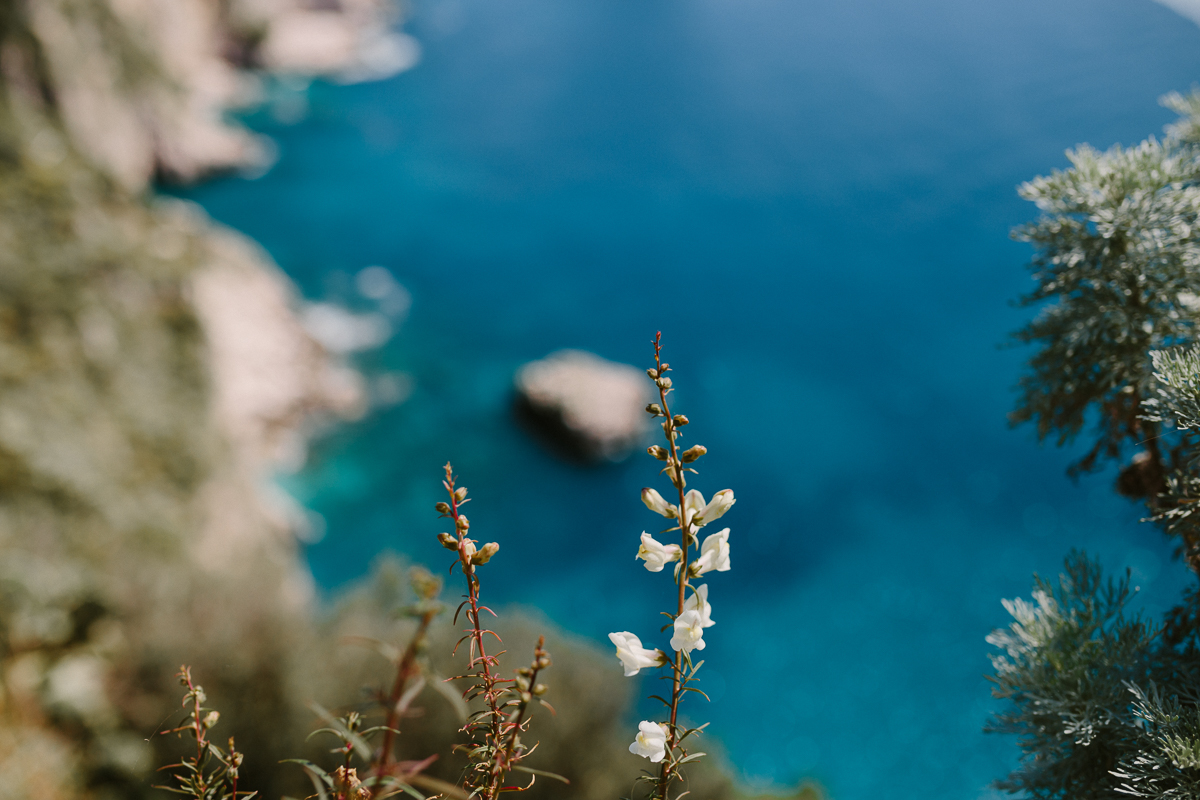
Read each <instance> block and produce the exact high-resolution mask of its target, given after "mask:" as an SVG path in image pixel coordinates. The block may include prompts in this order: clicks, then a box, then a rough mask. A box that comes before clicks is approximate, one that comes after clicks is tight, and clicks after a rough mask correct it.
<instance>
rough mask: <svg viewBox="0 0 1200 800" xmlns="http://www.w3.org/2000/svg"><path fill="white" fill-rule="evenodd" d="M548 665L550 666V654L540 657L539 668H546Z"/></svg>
mask: <svg viewBox="0 0 1200 800" xmlns="http://www.w3.org/2000/svg"><path fill="white" fill-rule="evenodd" d="M548 666H550V657H549V656H542V657H541V658H539V659H538V660H537V668H538V669H546V667H548Z"/></svg>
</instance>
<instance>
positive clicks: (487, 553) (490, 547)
mask: <svg viewBox="0 0 1200 800" xmlns="http://www.w3.org/2000/svg"><path fill="white" fill-rule="evenodd" d="M499 549H500V545H499V544H497V543H496V542H488V543H487V544H485V545H484V546H483V547H481V548H479V551H478V552H477V553H475V555H473V556H471V563H472V564H486V563H487V562H489V561H491V560H492V556H494V555H496V552H497V551H498V550H499Z"/></svg>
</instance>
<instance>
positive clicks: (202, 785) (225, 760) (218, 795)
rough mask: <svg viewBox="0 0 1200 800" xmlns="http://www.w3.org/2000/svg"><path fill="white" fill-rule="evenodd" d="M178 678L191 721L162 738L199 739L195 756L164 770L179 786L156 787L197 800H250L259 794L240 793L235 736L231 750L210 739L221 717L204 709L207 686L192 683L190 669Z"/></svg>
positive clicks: (240, 755) (184, 667) (184, 705)
mask: <svg viewBox="0 0 1200 800" xmlns="http://www.w3.org/2000/svg"><path fill="white" fill-rule="evenodd" d="M178 678H179V682H180V683H181V684H182V685H183V687H184V688H185V689H187V692H186V693H185V694H184V696H183V707H184V708H186V709H187V710H188V718H187V721H186V722H184V723H183V724H182V725H179V726H178V727H175V728H172V729H171V730H169V731H163V735H169V734H179V735H182V734H183V732H184V731H186V732H187V733H188V734H190V735H191V737H192V738H193V739H195V740H196V755H195V756H194V757H192V758H185V759H183V760H181V761H180V762H179V763H177V764H170V765H168V766H165V767H163V768H162V769H164V770H171V771H172V772H171V774H172V777H173V778H175V783H176V785H175V786H158V787H155V788H158V789H165V790H167V791H168V792H171V793H173V794H178V795H183V796H184V797H192V798H195V800H250V798H252V797H254V796H255V795H257V794H258V792H243V791H238V770H239V768H240V767H241V766H242V754H241V753H239V752H238V751H237V750H236V749H235V748H234V746H233V737H232V736H230V737H229V749H228V750H222V749H221V748H220V747H218V746H217V745H216V744H214V743H213V742H212V740H210V739H209V738H208V732H209V730H210V729H211V728H212V727H213V726H214V725H216V724H217V720H219V719H220V718H221V715H220V714H219V713H218V712H216V711H214V710H213V709H211V708H206V707H205V706H204V703H205V701H206V700H207V699H208V698H207V696H206V695H205V694H204V687H203V686H200V685H199V684H198V683H195V682H194V681H192V670H191V669H190V668H189V667H188V666H186V665H184V666H182V667H180V668H179V674H178Z"/></svg>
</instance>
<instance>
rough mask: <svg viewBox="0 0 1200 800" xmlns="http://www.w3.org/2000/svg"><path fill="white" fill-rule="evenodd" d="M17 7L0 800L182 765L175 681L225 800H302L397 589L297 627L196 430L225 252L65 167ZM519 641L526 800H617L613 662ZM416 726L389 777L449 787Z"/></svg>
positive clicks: (190, 214)
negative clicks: (532, 679) (212, 745)
mask: <svg viewBox="0 0 1200 800" xmlns="http://www.w3.org/2000/svg"><path fill="white" fill-rule="evenodd" d="M54 6H55V8H56V9H57V10H58V11H62V12H63V13H64V14H66V15H67V16H68V17H69V18H71V19H76V20H77V19H85V20H86V19H89V18H92V17H95V18H96V19H102V20H104V26H103V27H102V29H97V30H98V31H99V32H98V33H97V34H96V36H95V37H93V39H88V40H87V41H91V42H92V44H93V45H94V46H95V47H97V48H99V49H100V50H103V49H104V48H106V47H108V48H117V52H116V54H115V56H114V57H115V60H116V61H117V62H119V63H122V64H128V63H132V62H130V61H129V59H128V58H126V56H128V55H130V52H132V51H126V50H123V49H121V48H123V47H125V45H126V44H128V42H129V41H130V40H131V39H130V36H131V35H130V34H129V33H128V32H127V31H124V30H122V29H121V28H120V17H119V16H118V15H113V14H109V13H100V12H107V10H108V6H107V5H106V3H105V2H103V1H102V0H78V2H67V0H63V2H55V3H54ZM28 8H29V6H27V5H25V4H20V3H16V2H12V1H11V0H8V1H6V2H0V77H2V80H0V554H2V557H0V684H2V686H0V688H2V691H0V799H3V798H14V800H15V799H16V798H22V799H24V798H34V797H36V798H39V800H57V799H58V798H63V799H66V798H83V797H87V798H136V797H143V796H149V795H152V794H153V795H157V794H158V793H157V792H155V791H154V790H151V789H150V788H149V787H150V784H151V783H154V782H160V781H155V780H154V779H153V777H152V772H153V770H154V768H155V767H156V766H157V765H159V764H165V763H169V762H171V761H175V760H177V758H178V755H179V752H178V750H177V748H178V747H179V742H178V741H176V740H175V739H173V738H172V737H163V736H154V735H153V734H154V733H155V732H156V731H161V730H166V729H168V728H171V727H173V726H175V725H177V724H179V722H180V720H181V718H182V716H183V713H182V711H181V709H180V708H179V703H178V695H179V690H178V686H177V685H176V682H175V679H174V675H175V673H176V671H177V669H178V667H179V665H180V664H181V663H184V662H186V663H188V664H190V665H191V667H192V670H193V673H194V674H195V676H196V678H197V680H198V681H200V682H202V683H203V684H204V686H205V687H206V689H207V690H208V693H209V697H210V704H211V705H213V706H215V707H218V708H220V709H221V712H222V717H221V720H220V723H219V725H220V728H219V730H218V731H217V733H218V734H219V736H221V737H225V736H228V735H230V734H236V736H237V742H238V748H239V750H241V751H243V752H245V753H246V762H245V764H244V766H243V769H242V774H243V782H242V784H241V786H242V788H249V789H257V790H260V791H261V793H262V794H261V796H263V797H277V796H279V795H280V794H281V793H290V794H294V795H297V796H303V795H304V794H306V793H307V791H308V789H309V788H310V787H309V786H308V784H307V781H306V780H305V778H304V776H303V774H302V773H301V772H300V770H299V769H297V768H296V767H294V766H289V765H280V763H279V762H280V761H281V760H282V759H284V758H292V757H306V758H311V759H312V760H314V761H320V760H322V759H323V758H324V755H323V754H322V752H321V749H322V748H321V746H320V745H319V744H313V743H306V742H305V737H306V736H307V734H308V733H309V731H310V730H312V729H313V727H315V726H316V725H317V723H318V720H317V717H316V716H315V715H314V713H313V712H312V711H311V710H309V708H308V705H307V704H308V702H309V701H311V700H315V701H317V702H319V703H321V704H322V705H323V706H325V707H326V708H330V709H338V710H346V709H351V708H354V707H355V705H356V704H359V703H363V702H364V701H365V698H366V696H367V695H365V694H364V693H363V687H373V686H378V685H380V684H381V682H383V681H386V680H387V679H388V677H389V675H390V671H391V665H389V664H388V663H387V662H386V661H385V660H384V659H382V658H381V657H380V656H379V655H378V654H377V653H376V652H373V651H372V650H370V649H368V648H364V647H361V646H356V645H353V644H347V643H345V642H344V641H343V640H344V639H346V637H355V636H357V637H362V636H366V637H372V638H377V639H381V640H385V641H390V642H395V643H396V644H397V645H402V644H403V642H404V641H405V640H406V637H407V636H409V635H411V629H412V623H411V621H408V620H404V619H398V618H397V617H396V614H395V611H396V609H397V608H398V607H399V606H401V605H403V604H404V603H405V602H406V598H405V597H404V593H405V589H404V588H403V583H404V581H403V580H402V575H403V572H404V570H403V567H402V565H401V564H400V562H398V561H395V560H390V561H389V560H385V561H383V562H381V563H380V564H379V565H377V568H376V569H375V571H374V573H373V576H372V578H371V579H370V580H368V581H366V582H364V583H363V584H362V585H360V586H357V587H352V588H351V589H350V590H348V591H347V592H346V593H345V594H344V595H343V596H342V597H341V598H340V599H338V600H337V601H336V602H333V603H331V604H329V605H328V606H327V607H324V608H322V607H319V606H318V605H317V604H316V603H315V601H314V599H313V597H312V590H311V587H310V586H309V585H308V582H307V581H308V579H307V576H306V572H305V570H304V568H303V566H302V564H301V561H300V558H299V555H298V552H297V547H296V544H295V541H294V538H293V537H292V536H291V535H290V533H289V532H288V531H287V530H286V526H283V527H282V528H281V525H280V524H279V521H278V519H277V518H276V517H274V516H272V514H271V513H270V511H269V509H264V508H263V502H262V497H261V493H260V492H259V489H258V487H257V486H255V485H252V484H253V483H254V482H255V481H256V480H257V479H261V478H262V477H263V476H261V475H256V474H253V473H252V472H249V473H248V472H247V470H246V468H245V464H244V463H242V462H241V461H239V455H238V449H237V447H238V443H236V442H232V441H230V440H229V439H228V437H227V436H226V435H225V434H224V433H223V431H222V429H221V426H220V425H219V424H218V420H217V418H216V412H215V411H214V385H213V365H212V363H211V358H212V352H211V348H210V346H209V345H210V343H209V341H208V339H207V338H206V332H205V329H204V326H203V324H202V319H201V315H200V314H198V312H197V309H196V306H195V303H194V298H193V289H194V286H193V279H194V277H195V275H196V274H197V273H198V271H200V270H203V269H205V268H206V266H210V265H212V264H214V263H220V262H221V261H222V259H227V258H228V257H229V252H230V250H229V241H230V237H231V236H232V234H230V233H229V232H227V231H222V230H221V229H219V228H218V227H217V226H215V225H213V224H212V223H211V222H209V221H208V220H207V219H206V218H205V217H204V216H203V214H202V213H200V212H199V211H198V210H196V209H195V208H193V207H191V206H188V205H186V204H183V203H179V202H175V201H165V200H161V199H156V198H155V197H154V196H153V195H152V194H149V193H143V192H140V191H139V190H138V189H137V187H136V186H135V187H133V188H131V187H130V185H129V183H128V181H124V182H123V181H121V180H118V179H117V178H116V177H114V175H113V173H112V172H111V171H110V170H108V169H106V168H105V166H104V165H103V164H100V163H98V162H97V161H96V160H95V158H93V157H92V156H89V155H86V154H85V152H87V149H86V148H84V149H83V150H81V149H80V148H79V147H78V146H77V144H78V142H77V141H76V140H75V139H73V138H72V136H73V135H72V134H71V133H69V132H68V128H67V126H65V125H64V124H63V119H62V115H61V111H62V109H61V107H60V106H59V103H60V102H62V98H61V97H60V96H59V94H58V93H57V92H56V88H57V84H56V81H60V80H61V79H62V76H61V75H55V74H53V72H52V71H51V70H50V69H49V68H48V66H47V58H46V55H45V53H44V52H43V49H42V42H41V41H40V40H39V37H38V35H36V34H35V32H34V31H33V29H32V28H31V26H30V25H29V20H28V19H27V17H26V11H27V9H28ZM72 15H74V16H72ZM89 15H91V17H89ZM85 38H86V37H85ZM82 40H83V39H81V41H82ZM136 55H138V57H139V58H142V57H143V56H145V52H143V51H142V50H138V51H137V53H136ZM85 62H86V59H83V58H81V59H80V63H85ZM138 63H141V62H138ZM139 75H140V78H139V80H137V81H127V82H122V83H120V84H119V86H118V88H119V90H120V91H122V92H126V93H127V95H126V96H125V97H124V99H125V100H127V101H128V102H129V105H130V107H137V104H138V100H139V97H140V95H139V93H144V92H150V91H160V90H166V89H164V86H163V85H161V82H159V83H156V78H155V75H156V73H155V71H154V70H153V69H150V68H146V69H142V70H140V71H139ZM166 88H167V89H169V87H166ZM92 150H95V148H92ZM235 238H236V237H235ZM241 248H242V249H241V251H240V252H243V253H244V252H251V253H253V249H252V248H249V247H248V246H245V245H241ZM261 268H262V269H263V270H267V271H269V270H270V269H271V267H270V265H269V264H266V263H263V264H262V265H261ZM230 486H232V487H234V488H233V489H232V490H231V489H230V488H229V487H230ZM218 504H219V505H221V507H222V511H223V512H224V513H225V514H226V515H227V516H229V515H232V516H233V517H236V518H237V519H238V520H239V526H240V527H238V528H237V531H236V534H237V536H236V542H235V544H236V552H235V553H233V555H230V554H229V553H223V552H221V551H220V549H221V548H222V547H232V545H231V544H230V543H229V542H228V541H226V542H224V543H222V540H220V539H219V538H218V539H216V540H215V541H214V540H212V539H211V537H209V538H206V537H205V536H204V535H202V532H203V531H204V530H205V527H206V526H211V525H212V524H213V521H212V520H213V515H214V506H215V505H218ZM218 522H219V518H218ZM431 524H432V517H431ZM214 548H216V549H217V550H218V552H215V553H214V552H213V549H214ZM535 628H536V630H538V631H542V632H545V631H547V630H549V631H550V632H549V634H548V642H547V646H548V647H549V648H551V649H552V651H553V653H554V660H555V665H554V670H553V681H552V683H553V686H552V693H551V695H550V699H551V700H552V701H553V702H554V704H555V706H556V708H557V711H558V714H557V716H555V717H550V716H548V715H545V714H543V715H542V716H541V718H539V719H538V720H537V728H536V732H535V734H534V736H533V738H534V739H537V740H540V741H541V746H540V748H539V750H538V752H537V753H536V754H535V756H533V757H531V759H530V762H531V764H532V765H533V766H544V767H545V768H551V769H553V770H554V771H556V772H559V773H562V774H564V775H566V776H567V777H568V778H570V779H571V785H570V787H569V788H563V787H561V786H558V785H547V784H543V783H539V784H537V786H535V788H534V789H533V790H532V791H531V792H530V793H529V795H528V796H529V797H530V800H536V799H537V798H545V797H551V796H553V797H559V798H601V797H604V798H614V797H620V796H622V795H625V794H627V793H628V791H629V787H630V786H631V784H632V782H633V780H634V778H635V777H636V775H637V772H638V770H639V769H640V768H641V766H642V761H641V759H639V758H637V757H636V756H633V755H630V754H629V753H628V752H627V750H626V746H627V742H626V741H625V736H626V733H627V728H628V725H627V724H626V723H627V720H626V719H625V717H626V716H627V708H628V703H629V697H630V695H629V691H630V684H629V682H628V681H626V680H624V679H623V678H622V677H621V671H620V669H619V666H618V665H617V663H616V661H615V659H614V658H613V657H612V656H611V654H609V653H608V652H602V651H599V650H598V649H597V648H596V647H595V646H593V645H591V644H589V643H585V642H582V641H579V640H576V639H574V638H572V637H571V636H569V635H567V634H565V633H563V632H561V631H555V630H553V629H552V628H551V627H550V626H549V625H548V624H547V623H546V622H545V621H544V620H541V619H536V620H535V619H533V618H531V617H530V616H529V615H528V614H506V615H504V618H503V619H502V620H501V622H500V623H498V625H497V629H498V630H499V631H500V633H501V634H502V635H503V636H504V637H505V640H506V646H507V647H508V648H509V649H510V650H512V651H514V652H520V653H526V652H531V649H532V644H533V642H534V640H535V638H536V637H535V634H534V630H535ZM456 638H457V633H456V632H454V631H451V630H450V625H449V624H448V622H447V621H446V620H442V621H441V622H440V623H439V627H436V628H435V629H434V630H433V631H432V633H431V646H430V651H429V652H430V654H431V658H432V659H433V662H434V666H435V668H436V669H438V670H439V671H441V672H442V673H443V674H453V672H454V671H453V669H452V668H451V666H450V664H449V663H447V659H448V658H449V652H450V650H451V647H452V645H453V641H454V640H455V639H456ZM417 705H419V706H420V707H421V708H422V709H423V712H422V714H421V715H420V716H415V717H413V718H410V719H405V720H404V721H403V724H402V728H403V733H402V736H401V738H400V749H401V751H402V753H403V754H404V755H405V757H409V758H423V757H425V756H427V755H429V754H433V753H436V754H438V755H439V756H440V757H439V760H438V761H437V762H435V764H434V765H433V766H432V767H431V768H430V770H429V771H430V774H434V775H437V776H439V777H443V778H446V779H448V780H455V779H457V778H458V776H459V771H460V769H461V766H462V765H461V763H460V762H459V761H457V760H456V757H455V756H454V755H452V753H451V745H452V744H453V743H454V742H455V741H458V737H457V728H458V724H459V723H458V722H457V717H456V715H455V712H454V710H453V709H452V708H451V707H450V705H449V704H448V703H447V702H446V701H445V700H444V699H443V698H442V697H441V696H440V695H438V694H437V693H435V692H432V691H429V690H426V692H425V694H424V695H422V697H421V698H420V699H419V701H418V703H417ZM691 784H692V785H691V788H692V790H693V794H694V795H695V796H697V797H701V798H733V797H739V796H742V795H741V794H739V791H738V790H737V788H736V787H735V786H734V784H733V781H732V780H731V778H730V777H729V774H728V772H727V771H723V770H721V769H720V768H718V767H712V766H704V767H699V768H697V769H696V770H694V772H693V774H692V775H691ZM795 796H797V797H804V798H811V797H816V793H815V790H814V789H811V788H803V789H800V790H798V794H796V795H795Z"/></svg>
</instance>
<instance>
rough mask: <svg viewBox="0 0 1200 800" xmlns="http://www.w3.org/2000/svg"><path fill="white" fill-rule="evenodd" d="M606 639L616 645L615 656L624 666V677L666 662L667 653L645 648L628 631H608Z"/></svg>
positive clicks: (640, 641) (639, 640)
mask: <svg viewBox="0 0 1200 800" xmlns="http://www.w3.org/2000/svg"><path fill="white" fill-rule="evenodd" d="M608 640H609V641H610V642H612V643H613V644H615V645H616V646H617V658H618V659H620V661H621V666H623V667H624V668H625V677H626V678H628V677H630V676H632V675H637V674H638V671H639V670H642V669H646V668H649V667H661V666H662V665H663V664H665V663H667V654H666V653H664V652H663V651H662V650H647V649H646V648H645V647H642V640H641V639H639V638H638V637H636V636H634V635H633V634H632V633H630V632H629V631H618V632H617V633H610V634H609V635H608Z"/></svg>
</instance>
